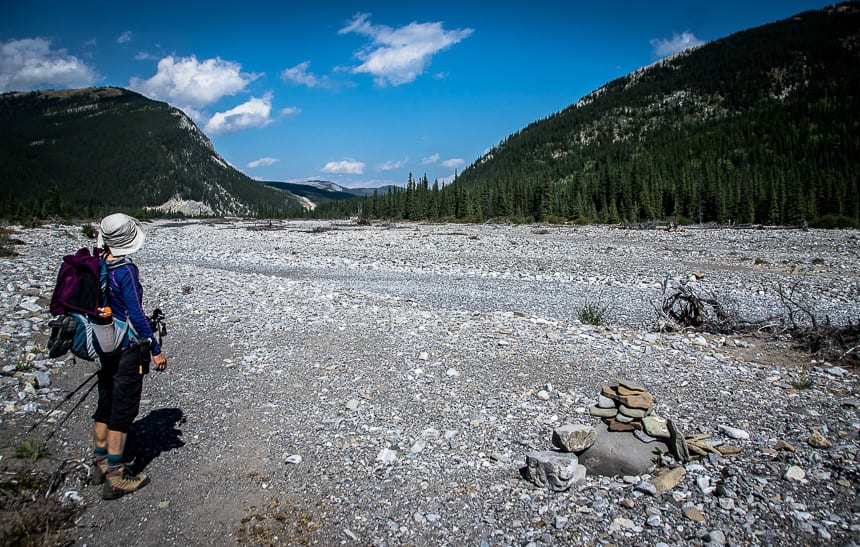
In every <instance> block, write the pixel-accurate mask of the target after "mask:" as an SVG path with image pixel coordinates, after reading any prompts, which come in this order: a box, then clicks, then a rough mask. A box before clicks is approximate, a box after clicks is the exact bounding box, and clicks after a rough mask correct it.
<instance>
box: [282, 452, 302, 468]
mask: <svg viewBox="0 0 860 547" xmlns="http://www.w3.org/2000/svg"><path fill="white" fill-rule="evenodd" d="M284 461H285V462H287V463H291V464H294V465H297V464H300V463H302V457H301V456H300V455H299V454H293V455H291V456H287V458H286V459H285V460H284Z"/></svg>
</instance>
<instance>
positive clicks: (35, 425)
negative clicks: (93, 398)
mask: <svg viewBox="0 0 860 547" xmlns="http://www.w3.org/2000/svg"><path fill="white" fill-rule="evenodd" d="M98 373H99V371H95V372H93V373H92V374H91V375H90V376H89V377H88V378H87V379H86V380H84V381H83V382H82V383H81V385H79V386H78V387H76V388H75V389H73V390H72V391H71V392H69V393H68V394H66V396H65V397H64V398H63V400H62V401H60V402H59V403H57V404H56V406H54V408H52V409H51V411H50V412H48V413H47V414H45V416H44V417H42V419H41V420H39V421H38V422H36V423H35V424H33V425H32V426H30V429H29V430H27V432H28V433H29V432H31V431H33V430H34V429H36V428H37V427H39V426H40V425H42V424H43V423H44V422H45V420H47V419H48V418H49V417H50V416H51V414H53V413H54V412H56V410H57V409H58V408H60V407H61V406H62V405H64V404H65V403H66V401H68V400H69V399H71V398H72V397H74V395H75V393H77V392H79V391H80V390H81V389H82V388H83V387H84V386H85V385H87V383H89V381H90V380H92V379H93V378H95V377H96V375H97V374H98ZM96 383H98V382H96ZM93 385H96V384H93ZM90 390H92V387H91V388H90ZM87 394H89V391H87ZM79 404H80V403H79ZM75 408H77V406H75ZM69 414H71V412H70V413H69ZM64 421H65V420H64Z"/></svg>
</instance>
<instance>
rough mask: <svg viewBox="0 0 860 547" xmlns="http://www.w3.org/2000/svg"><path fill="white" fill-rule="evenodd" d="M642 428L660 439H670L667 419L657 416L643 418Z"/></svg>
mask: <svg viewBox="0 0 860 547" xmlns="http://www.w3.org/2000/svg"><path fill="white" fill-rule="evenodd" d="M642 426H643V427H644V428H645V433H647V434H649V435H651V436H652V437H657V438H659V439H668V438H669V437H670V435H669V427H668V426H667V425H666V418H662V417H660V416H657V415H652V416H645V417H644V418H642Z"/></svg>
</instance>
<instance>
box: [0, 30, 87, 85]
mask: <svg viewBox="0 0 860 547" xmlns="http://www.w3.org/2000/svg"><path fill="white" fill-rule="evenodd" d="M97 79H98V75H97V74H96V71H95V70H94V69H93V68H91V67H89V66H88V65H87V64H86V63H84V62H83V61H81V60H80V59H78V58H77V57H75V56H74V55H69V54H68V52H67V51H66V50H65V49H51V41H50V40H46V39H44V38H27V39H23V40H10V41H8V42H6V43H3V44H0V92H3V91H31V90H34V89H44V88H58V87H59V88H62V87H88V86H91V85H93V84H94V83H95V82H96V80H97Z"/></svg>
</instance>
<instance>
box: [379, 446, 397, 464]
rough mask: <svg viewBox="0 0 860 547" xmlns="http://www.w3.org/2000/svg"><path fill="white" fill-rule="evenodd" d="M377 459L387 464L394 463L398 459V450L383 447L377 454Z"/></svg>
mask: <svg viewBox="0 0 860 547" xmlns="http://www.w3.org/2000/svg"><path fill="white" fill-rule="evenodd" d="M376 461H378V462H382V463H385V464H390V463H394V462H396V461H397V452H395V451H394V450H391V449H389V448H383V449H382V450H380V451H379V453H378V454H377V455H376Z"/></svg>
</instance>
